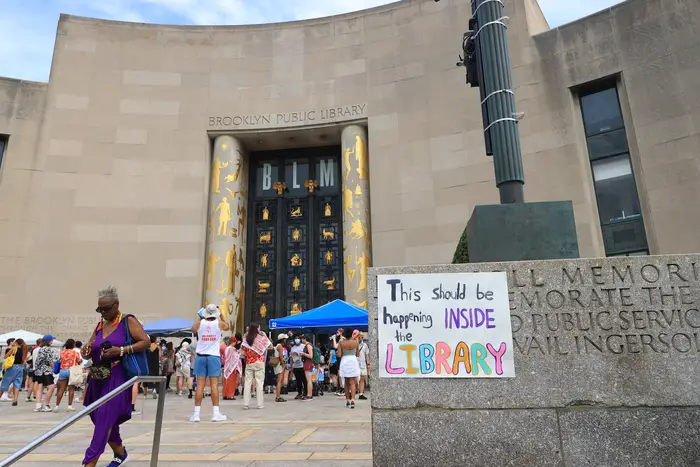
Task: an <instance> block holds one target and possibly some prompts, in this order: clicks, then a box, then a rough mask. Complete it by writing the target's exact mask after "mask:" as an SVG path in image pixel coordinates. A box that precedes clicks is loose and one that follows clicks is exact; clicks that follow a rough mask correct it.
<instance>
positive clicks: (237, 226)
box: [204, 136, 248, 331]
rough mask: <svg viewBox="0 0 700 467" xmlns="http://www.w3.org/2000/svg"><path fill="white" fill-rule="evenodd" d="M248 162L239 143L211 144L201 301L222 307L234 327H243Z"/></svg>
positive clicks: (226, 140)
mask: <svg viewBox="0 0 700 467" xmlns="http://www.w3.org/2000/svg"><path fill="white" fill-rule="evenodd" d="M247 200H248V161H247V158H246V156H245V149H244V147H243V146H242V145H241V143H240V141H238V140H237V139H236V138H233V137H231V136H219V137H217V138H216V140H215V141H214V154H213V157H212V170H211V184H210V188H209V222H208V228H207V258H206V271H205V274H204V278H205V283H204V299H205V302H206V303H216V304H217V305H219V307H220V308H221V312H222V314H223V316H224V319H225V320H226V321H228V322H229V323H230V324H231V325H232V327H233V328H235V329H236V330H237V331H241V330H242V328H243V314H244V311H243V310H244V308H243V307H244V303H243V302H244V297H245V245H246V242H245V241H246V222H247V206H246V203H247Z"/></svg>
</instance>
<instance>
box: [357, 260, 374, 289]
mask: <svg viewBox="0 0 700 467" xmlns="http://www.w3.org/2000/svg"><path fill="white" fill-rule="evenodd" d="M371 265H372V262H371V261H370V259H369V256H367V253H365V252H364V251H363V252H362V254H361V255H360V256H359V257H358V258H357V259H356V260H355V266H357V267H359V269H358V272H359V273H360V283H359V284H358V286H357V292H358V293H359V292H362V291H363V290H367V268H369V267H370V266H371Z"/></svg>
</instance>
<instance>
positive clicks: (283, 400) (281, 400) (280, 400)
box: [275, 397, 287, 402]
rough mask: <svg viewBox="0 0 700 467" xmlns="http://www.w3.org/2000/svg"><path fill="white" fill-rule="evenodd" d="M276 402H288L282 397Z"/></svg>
mask: <svg viewBox="0 0 700 467" xmlns="http://www.w3.org/2000/svg"><path fill="white" fill-rule="evenodd" d="M275 402H287V399H283V398H281V397H278V398H276V399H275Z"/></svg>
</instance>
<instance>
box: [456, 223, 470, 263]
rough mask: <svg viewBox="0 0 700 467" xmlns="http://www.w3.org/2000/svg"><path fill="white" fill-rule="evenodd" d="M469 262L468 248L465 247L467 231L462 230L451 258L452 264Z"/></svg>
mask: <svg viewBox="0 0 700 467" xmlns="http://www.w3.org/2000/svg"><path fill="white" fill-rule="evenodd" d="M468 262H469V248H468V247H467V229H466V227H465V228H464V232H462V236H461V237H460V238H459V243H457V248H456V249H455V254H454V256H453V257H452V264H461V263H468Z"/></svg>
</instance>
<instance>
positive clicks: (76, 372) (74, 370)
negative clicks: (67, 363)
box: [68, 365, 85, 386]
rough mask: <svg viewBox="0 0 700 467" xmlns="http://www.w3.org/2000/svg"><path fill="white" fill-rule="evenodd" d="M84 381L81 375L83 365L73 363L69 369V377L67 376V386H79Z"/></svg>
mask: <svg viewBox="0 0 700 467" xmlns="http://www.w3.org/2000/svg"><path fill="white" fill-rule="evenodd" d="M84 381H85V378H84V376H83V366H82V365H75V366H73V367H71V369H70V377H69V378H68V386H80V385H82V384H83V382H84Z"/></svg>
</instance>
